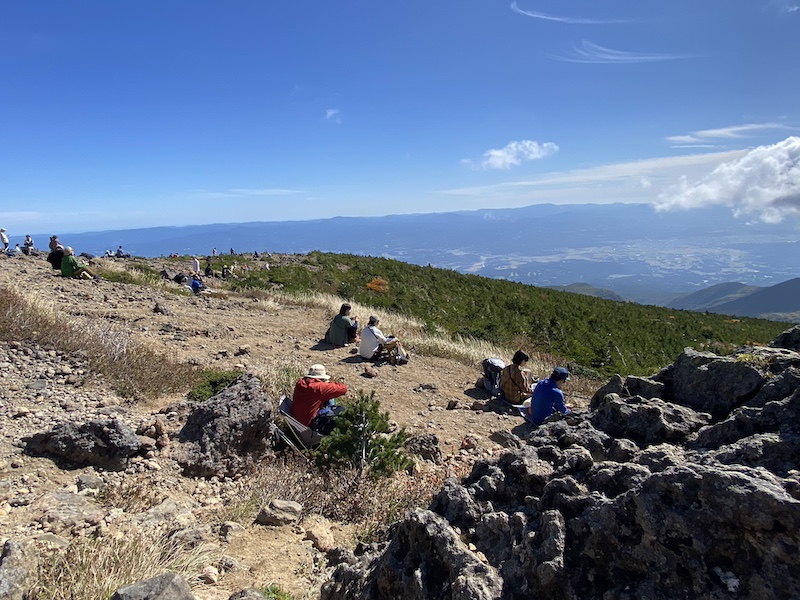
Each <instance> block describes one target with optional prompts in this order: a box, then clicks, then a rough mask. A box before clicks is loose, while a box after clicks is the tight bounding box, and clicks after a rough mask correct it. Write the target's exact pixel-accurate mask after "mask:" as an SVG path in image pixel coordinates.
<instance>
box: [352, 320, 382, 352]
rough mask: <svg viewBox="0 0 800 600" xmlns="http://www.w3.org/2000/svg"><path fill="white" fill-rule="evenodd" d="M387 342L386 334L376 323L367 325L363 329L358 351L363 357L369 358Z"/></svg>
mask: <svg viewBox="0 0 800 600" xmlns="http://www.w3.org/2000/svg"><path fill="white" fill-rule="evenodd" d="M385 343H386V336H384V335H383V332H382V331H381V330H380V329H378V328H377V327H376V326H375V325H367V326H366V327H364V329H362V330H361V342H360V343H359V345H358V353H359V354H360V355H361V358H366V359H367V360H369V359H371V358H372V357H373V356H375V353H376V352H377V351H378V349H379V348H380V346H381V344H385Z"/></svg>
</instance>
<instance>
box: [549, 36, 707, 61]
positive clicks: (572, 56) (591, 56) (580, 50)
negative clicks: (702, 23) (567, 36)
mask: <svg viewBox="0 0 800 600" xmlns="http://www.w3.org/2000/svg"><path fill="white" fill-rule="evenodd" d="M550 58H553V59H555V60H560V61H563V62H573V63H587V64H632V63H649V62H662V61H666V60H680V59H685V58H693V57H692V56H690V55H686V54H651V53H645V52H627V51H624V50H613V49H611V48H605V47H603V46H599V45H598V44H595V43H593V42H590V41H588V40H583V41H582V42H581V45H580V46H574V47H573V48H572V51H571V52H570V53H569V54H568V55H555V54H551V55H550Z"/></svg>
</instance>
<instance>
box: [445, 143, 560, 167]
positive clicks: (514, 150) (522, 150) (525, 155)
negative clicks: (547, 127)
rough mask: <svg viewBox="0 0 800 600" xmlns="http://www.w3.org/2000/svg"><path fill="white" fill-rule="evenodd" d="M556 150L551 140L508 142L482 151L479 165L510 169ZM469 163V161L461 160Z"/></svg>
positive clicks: (544, 156)
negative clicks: (541, 142) (542, 141)
mask: <svg viewBox="0 0 800 600" xmlns="http://www.w3.org/2000/svg"><path fill="white" fill-rule="evenodd" d="M556 152H558V146H556V145H555V144H554V143H553V142H545V143H543V144H540V143H539V142H534V141H532V140H522V141H519V142H509V143H508V144H507V145H506V146H505V148H500V149H494V148H493V149H491V150H487V151H486V152H484V153H483V160H482V161H481V167H482V168H484V169H510V168H511V167H516V166H517V165H519V164H520V163H522V161H524V160H539V159H541V158H546V157H548V156H550V155H551V154H555V153H556ZM461 162H462V163H465V162H466V163H471V161H461Z"/></svg>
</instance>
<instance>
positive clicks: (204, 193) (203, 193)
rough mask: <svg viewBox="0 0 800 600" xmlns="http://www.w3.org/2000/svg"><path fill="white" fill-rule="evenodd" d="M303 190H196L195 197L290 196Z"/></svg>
mask: <svg viewBox="0 0 800 600" xmlns="http://www.w3.org/2000/svg"><path fill="white" fill-rule="evenodd" d="M301 193H303V190H290V189H285V188H231V189H229V190H222V191H212V190H197V191H196V192H195V195H197V196H200V197H202V198H211V199H214V198H244V197H248V196H290V195H292V194H301Z"/></svg>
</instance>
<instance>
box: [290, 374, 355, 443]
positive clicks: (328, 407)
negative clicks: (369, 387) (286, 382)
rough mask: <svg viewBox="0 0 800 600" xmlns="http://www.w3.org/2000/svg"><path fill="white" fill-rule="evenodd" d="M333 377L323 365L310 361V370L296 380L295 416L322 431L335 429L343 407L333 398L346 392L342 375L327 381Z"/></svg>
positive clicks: (293, 402)
mask: <svg viewBox="0 0 800 600" xmlns="http://www.w3.org/2000/svg"><path fill="white" fill-rule="evenodd" d="M330 378H331V377H330V375H328V373H327V372H326V371H325V366H324V365H311V366H310V367H309V369H308V374H307V375H306V376H305V377H302V378H301V379H298V380H297V383H296V384H295V386H294V393H293V394H292V416H293V417H294V418H295V419H297V420H298V421H299V422H300V423H302V424H303V425H305V426H306V427H310V428H311V429H313V430H314V431H316V432H318V433H321V434H322V435H328V434H330V433H331V432H332V431H333V428H334V426H335V423H334V420H333V419H334V417H335V416H337V415H338V414H340V413H341V411H342V408H341V407H338V406H336V405H335V403H334V401H333V399H334V398H339V397H340V396H344V395H345V394H346V393H347V386H346V385H345V384H344V383H343V381H344V379H343V378H340V379H339V380H338V381H328V380H329V379H330Z"/></svg>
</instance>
